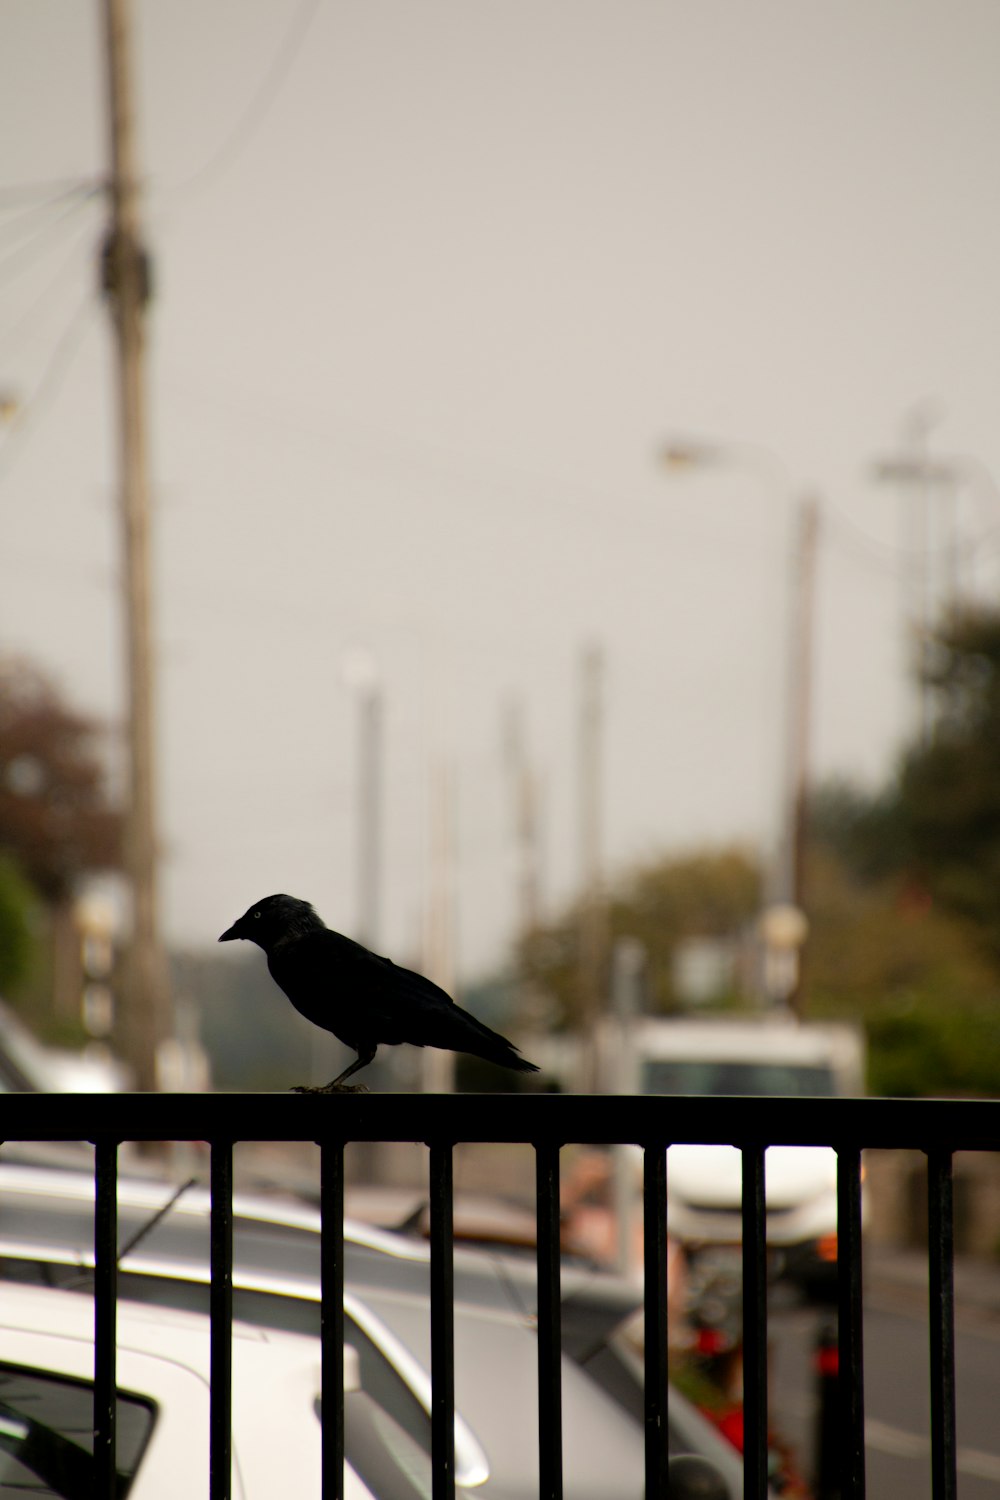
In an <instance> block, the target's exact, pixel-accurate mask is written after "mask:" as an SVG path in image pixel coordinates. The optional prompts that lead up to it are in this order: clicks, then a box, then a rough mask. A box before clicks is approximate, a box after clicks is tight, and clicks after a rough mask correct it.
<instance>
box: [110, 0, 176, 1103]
mask: <svg viewBox="0 0 1000 1500" xmlns="http://www.w3.org/2000/svg"><path fill="white" fill-rule="evenodd" d="M103 3H104V18H105V27H106V47H107V69H108V101H109V114H110V134H111V177H110V182H109V197H110V220H109V224H108V229H107V234H106V237H105V240H104V247H103V256H102V283H103V290H104V294H105V297H106V300H107V304H108V310H109V312H110V315H111V323H112V329H113V332H114V340H115V350H116V355H117V395H118V424H119V479H120V485H121V516H122V532H123V552H124V559H123V561H124V569H123V571H124V595H125V598H124V603H125V640H126V661H127V679H128V681H127V706H126V715H127V725H128V729H127V741H128V771H127V794H126V808H125V824H126V826H125V851H124V853H125V873H126V878H127V880H128V885H129V892H130V897H131V905H132V912H131V919H132V921H131V933H130V937H129V943H128V949H127V953H126V963H125V979H124V987H123V991H122V994H121V1005H122V1016H121V1026H120V1038H121V1047H122V1051H123V1053H124V1055H125V1057H126V1059H127V1061H128V1062H129V1063H130V1064H131V1066H132V1068H133V1070H134V1073H135V1082H136V1087H137V1088H139V1089H153V1088H155V1087H156V1049H157V1045H158V1043H159V1042H160V1041H161V1040H162V1039H163V1038H164V1037H165V1036H166V1035H167V1033H168V1031H169V1027H170V1014H169V1013H170V993H169V984H168V977H167V963H166V956H165V954H164V951H163V948H162V946H161V942H160V935H159V928H158V898H157V865H158V858H159V848H158V844H157V835H156V780H155V743H154V741H155V731H154V723H155V694H154V662H153V648H152V627H151V617H152V602H151V586H150V537H149V530H150V521H149V486H148V478H147V473H148V466H147V443H146V406H147V400H146V378H145V312H146V307H147V305H148V302H149V294H150V285H149V260H148V256H147V254H146V250H145V248H144V246H143V243H142V236H141V233H140V226H139V212H138V188H137V173H136V161H135V146H134V138H133V124H134V115H133V104H132V91H131V78H130V71H129V61H130V59H129V13H128V0H103Z"/></svg>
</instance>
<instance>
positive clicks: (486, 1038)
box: [451, 1011, 538, 1073]
mask: <svg viewBox="0 0 1000 1500" xmlns="http://www.w3.org/2000/svg"><path fill="white" fill-rule="evenodd" d="M462 1014H463V1016H464V1017H465V1019H466V1020H467V1021H468V1023H469V1027H468V1030H467V1031H466V1034H465V1036H463V1038H462V1051H463V1052H469V1053H471V1054H472V1056H473V1057H481V1058H482V1059H483V1061H484V1062H491V1063H496V1064H497V1065H498V1066H499V1067H501V1068H513V1069H514V1071H515V1072H517V1073H537V1072H538V1067H537V1065H536V1064H535V1063H533V1062H529V1061H528V1059H527V1058H526V1057H522V1056H521V1054H520V1052H519V1051H518V1049H517V1048H516V1047H515V1046H514V1043H513V1042H508V1040H507V1038H506V1037H505V1036H501V1035H500V1033H499V1032H498V1031H491V1030H490V1028H489V1027H488V1026H487V1025H485V1024H484V1022H482V1021H479V1020H477V1019H476V1017H475V1016H473V1015H470V1014H469V1012H468V1011H463V1013H462ZM451 1045H453V1044H451Z"/></svg>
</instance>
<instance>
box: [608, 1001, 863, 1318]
mask: <svg viewBox="0 0 1000 1500" xmlns="http://www.w3.org/2000/svg"><path fill="white" fill-rule="evenodd" d="M598 1056H599V1059H600V1063H601V1068H602V1078H601V1083H602V1087H603V1089H604V1090H605V1091H606V1092H614V1093H619V1092H621V1093H642V1094H718V1095H744V1096H754V1095H756V1096H758V1097H760V1096H774V1095H791V1096H796V1097H802V1096H821V1097H833V1096H837V1095H841V1096H856V1095H859V1094H861V1093H863V1092H864V1048H863V1043H862V1039H861V1034H860V1032H859V1031H858V1030H856V1029H855V1028H853V1027H851V1026H847V1025H843V1024H839V1023H838V1024H822V1023H812V1022H797V1021H795V1020H793V1019H790V1018H787V1017H784V1016H775V1017H771V1016H761V1017H759V1018H758V1017H751V1018H748V1019H746V1020H738V1019H732V1018H729V1017H725V1016H718V1017H705V1018H695V1019H688V1018H683V1019H676V1020H673V1019H669V1018H653V1017H636V1018H635V1019H633V1020H626V1021H621V1022H618V1021H609V1022H608V1023H607V1027H606V1030H604V1031H602V1035H601V1038H600V1042H599V1047H598ZM667 1176H668V1187H667V1216H668V1217H667V1222H668V1229H669V1232H670V1234H671V1236H672V1237H673V1238H675V1239H676V1240H677V1241H678V1242H679V1243H680V1244H682V1245H683V1246H684V1248H685V1249H686V1250H687V1252H688V1254H689V1256H690V1257H692V1258H697V1257H698V1256H699V1254H701V1253H702V1252H704V1251H706V1250H711V1251H712V1252H713V1256H714V1255H716V1254H717V1253H718V1252H719V1251H725V1250H726V1248H727V1247H731V1248H733V1249H734V1248H735V1247H737V1246H738V1245H739V1244H740V1240H741V1237H742V1222H741V1217H740V1205H741V1197H742V1176H741V1159H740V1153H739V1152H738V1151H737V1150H736V1149H735V1147H731V1146H702V1145H676V1146H671V1148H670V1151H669V1155H668V1168H667ZM765 1183H766V1212H767V1243H768V1249H769V1253H770V1257H771V1266H772V1272H773V1274H775V1275H780V1276H784V1277H787V1278H788V1279H789V1280H791V1281H794V1282H796V1283H797V1284H799V1285H800V1286H801V1287H802V1288H803V1289H804V1290H805V1291H806V1292H808V1293H810V1294H813V1295H818V1296H824V1295H826V1294H827V1293H828V1292H829V1291H830V1289H831V1288H832V1286H833V1285H834V1282H835V1271H836V1259H837V1160H836V1156H835V1153H834V1152H833V1151H832V1150H830V1149H828V1148H825V1147H812V1146H771V1147H770V1148H769V1149H768V1151H767V1155H766V1158H765Z"/></svg>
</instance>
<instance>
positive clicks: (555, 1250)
mask: <svg viewBox="0 0 1000 1500" xmlns="http://www.w3.org/2000/svg"><path fill="white" fill-rule="evenodd" d="M535 1203H536V1225H537V1229H536V1239H537V1252H538V1493H539V1497H540V1500H562V1492H563V1443H562V1299H561V1276H560V1271H561V1267H560V1254H561V1243H560V1233H559V1224H560V1217H559V1146H558V1143H556V1142H552V1141H544V1142H536V1144H535Z"/></svg>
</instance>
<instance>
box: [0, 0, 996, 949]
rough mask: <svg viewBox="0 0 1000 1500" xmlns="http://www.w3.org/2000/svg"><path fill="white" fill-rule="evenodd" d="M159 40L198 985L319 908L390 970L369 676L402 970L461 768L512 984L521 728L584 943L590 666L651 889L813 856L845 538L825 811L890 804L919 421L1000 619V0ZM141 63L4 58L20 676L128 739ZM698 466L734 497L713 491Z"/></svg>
mask: <svg viewBox="0 0 1000 1500" xmlns="http://www.w3.org/2000/svg"><path fill="white" fill-rule="evenodd" d="M134 21H135V53H136V78H137V117H138V120H137V123H138V135H139V148H140V161H141V165H142V173H143V180H144V186H145V196H144V213H145V218H146V224H147V230H148V239H149V245H150V249H151V251H152V253H153V256H154V260H155V270H156V299H155V304H154V307H153V310H152V314H151V319H150V385H151V413H150V420H151V444H152V478H153V486H154V492H155V546H156V555H155V567H156V602H155V610H156V614H155V633H156V641H157V647H158V660H159V665H160V679H159V693H158V696H159V708H160V722H159V746H160V770H161V777H160V781H161V821H162V829H163V837H164V843H165V855H166V857H165V865H164V919H165V925H166V929H167V932H168V935H169V936H170V937H171V938H172V939H176V940H182V941H185V942H202V941H204V942H207V941H209V940H211V939H213V938H214V937H215V936H216V935H217V934H218V933H219V932H220V931H221V930H222V928H223V927H225V926H227V925H228V924H229V922H231V921H232V919H233V918H234V917H235V916H236V915H237V914H238V913H239V912H240V911H242V910H243V909H244V908H245V907H246V906H247V905H248V904H249V903H250V902H251V901H253V900H254V899H256V898H257V897H259V896H262V895H264V894H266V893H268V892H270V891H275V890H287V891H290V892H291V893H292V894H295V895H300V896H305V897H307V898H309V899H311V900H313V901H314V902H315V903H316V905H317V906H318V907H319V909H320V910H321V912H322V913H323V915H324V916H325V917H326V919H327V920H328V921H329V922H330V924H331V925H334V926H338V927H340V928H342V929H345V930H348V931H349V930H351V928H352V927H353V925H354V924H355V922H356V919H357V912H358V907H357V899H356V858H355V853H356V843H357V833H356V812H355V801H356V799H355V796H354V787H355V784H356V774H357V766H356V758H355V748H356V717H357V714H356V701H355V699H354V697H353V696H352V691H351V690H350V689H349V687H347V686H346V685H345V683H344V678H343V662H344V658H345V654H346V653H347V652H349V651H350V650H351V649H352V648H356V647H362V648H364V649H365V650H367V651H369V652H370V653H371V654H372V656H373V657H374V659H375V660H376V662H377V664H378V670H379V673H380V677H381V681H382V683H383V690H384V694H385V702H386V725H385V733H386V746H385V753H386V784H385V881H384V905H383V918H382V922H381V931H380V933H379V941H380V946H381V947H382V948H383V949H384V950H387V951H389V952H392V953H394V954H395V955H396V956H404V957H405V956H409V957H413V956H416V955H417V954H418V953H419V944H420V940H421V932H422V930H423V924H424V921H425V917H426V909H427V900H428V843H429V837H428V828H429V810H428V801H429V798H428V787H429V784H430V776H431V767H432V766H433V765H434V764H435V763H438V762H448V763H449V764H450V765H451V766H452V767H453V768H454V775H455V778H456V786H457V793H456V800H457V859H456V865H455V882H456V893H457V894H456V908H457V913H458V953H459V966H460V969H461V971H462V972H463V973H464V974H466V975H468V974H469V973H474V972H476V971H477V970H480V969H481V968H482V967H483V966H484V965H486V964H488V963H489V962H491V961H493V960H495V959H496V958H498V957H500V956H502V954H503V953H504V952H505V951H506V949H507V946H508V944H509V941H510V938H511V935H512V931H513V927H514V923H515V913H516V906H515V897H514V859H513V849H512V836H511V829H512V821H513V819H512V812H511V805H510V795H509V786H508V784H507V781H506V779H505V774H504V761H503V754H502V734H501V720H502V709H503V704H504V702H505V701H507V700H509V699H510V698H511V697H512V696H514V697H519V698H520V700H521V702H522V704H523V710H524V716H525V724H526V732H527V738H528V743H529V747H530V751H531V755H532V758H533V761H534V762H535V765H536V767H537V771H538V774H539V775H540V777H541V778H542V779H543V784H544V789H545V798H544V807H543V839H544V860H543V875H544V894H545V898H546V901H547V903H548V905H549V907H550V908H553V907H555V906H557V905H558V903H559V902H561V901H563V900H565V899H566V898H567V897H568V896H569V895H570V894H571V893H572V891H573V888H574V882H575V880H576V878H577V872H578V840H577V805H578V798H577V780H576V761H575V736H576V723H577V700H578V695H579V658H580V653H581V650H582V648H583V647H584V646H585V644H586V643H588V642H594V643H597V644H599V645H600V646H601V647H602V648H603V651H604V654H605V661H606V693H605V705H606V714H605V723H604V731H605V754H604V785H603V797H602V805H603V820H604V842H605V850H606V857H607V863H608V869H609V871H610V872H611V873H612V874H613V873H614V872H616V871H620V870H622V869H624V868H627V867H628V866H629V864H630V863H633V862H634V861H636V860H637V859H643V858H647V857H651V856H654V855H656V854H658V853H661V852H668V851H671V850H673V851H679V850H684V849H689V848H691V847H692V846H696V845H701V844H704V843H720V842H726V841H731V840H734V839H746V840H770V839H771V837H772V835H773V831H774V826H775V815H776V805H777V799H778V787H779V761H778V752H779V748H780V744H781V728H780V725H781V715H782V704H783V687H784V681H785V675H786V674H785V655H786V645H787V643H786V640H785V630H786V620H787V601H788V594H789V582H790V558H791V536H792V519H793V513H794V502H795V499H796V497H799V496H801V495H803V494H805V493H816V494H818V495H819V497H820V498H821V501H822V503H823V523H822V541H821V549H820V560H819V573H818V593H817V641H816V671H815V692H814V717H813V726H812V727H813V733H812V760H813V766H814V770H815V773H816V774H817V775H822V776H827V775H831V774H835V773H840V774H844V775H847V776H850V777H854V778H858V779H860V780H862V781H863V782H866V783H868V784H875V783H877V782H878V780H879V779H880V778H882V777H884V776H886V775H887V774H888V773H889V772H890V770H891V768H892V766H893V763H894V758H895V756H896V753H897V752H898V749H899V746H900V744H901V742H902V741H903V739H904V738H905V737H906V736H907V735H908V734H909V733H910V732H911V730H912V727H913V696H912V691H911V689H910V688H909V687H908V685H907V680H906V663H907V652H906V637H905V619H904V615H905V609H906V600H907V588H906V576H907V571H908V558H909V559H910V561H912V558H911V556H910V553H909V551H908V549H912V547H913V546H914V544H915V543H914V536H913V529H912V525H911V524H909V523H908V520H907V510H909V513H910V516H911V519H912V512H913V498H912V495H911V496H910V497H909V499H907V498H906V497H904V496H903V495H901V494H900V492H899V491H898V490H894V489H892V488H890V487H886V486H884V485H878V484H875V483H873V482H872V481H871V479H870V477H869V473H870V468H871V464H872V461H873V459H874V458H876V457H877V456H878V455H880V454H885V453H887V452H891V451H895V450H898V449H899V448H900V445H901V443H902V441H903V436H904V432H905V428H906V423H907V420H908V414H911V413H913V411H914V410H920V411H922V412H923V413H925V415H926V417H927V421H928V424H929V443H930V446H931V449H932V451H933V452H934V454H935V455H937V456H945V455H965V456H967V459H968V462H967V464H966V472H967V473H968V475H969V480H968V482H967V483H964V484H963V485H962V486H961V487H960V489H959V492H958V496H957V519H956V521H955V525H956V527H957V535H958V537H959V539H960V544H961V545H960V557H961V561H962V565H963V572H962V582H963V586H964V588H965V589H966V590H967V591H969V590H973V589H974V590H977V591H978V592H980V593H988V592H990V591H993V590H995V589H996V586H997V582H998V566H997V563H998V557H997V529H996V528H997V526H998V524H1000V507H998V506H997V504H996V502H995V499H994V497H993V495H992V492H991V488H990V485H989V483H988V474H989V472H990V471H993V472H997V473H1000V423H998V421H997V403H998V393H1000V379H998V374H1000V370H998V365H1000V297H998V276H1000V272H998V267H1000V194H998V184H1000V90H998V88H997V85H996V76H997V75H996V61H997V58H998V57H1000V7H998V6H997V5H996V3H995V0H981V3H975V0H955V3H954V4H952V5H950V6H948V7H943V6H941V5H940V4H937V3H934V4H930V3H924V0H839V3H838V4H837V5H835V6H834V5H818V4H803V3H802V0H755V4H754V5H752V6H739V5H736V4H733V3H713V0H701V3H699V4H698V5H690V4H680V3H668V0H661V3H653V0H642V3H639V0H616V3H614V4H612V3H610V0H600V3H591V0H532V3H530V4H529V3H519V0H514V3H504V4H499V3H497V0H461V3H452V0H423V3H421V4H419V5H414V4H412V3H409V0H384V3H379V0H363V3H362V0H306V3H302V4H298V5H296V4H294V3H292V0H282V3H278V0H212V3H211V4H209V5H205V4H204V3H194V0H171V3H170V4H159V5H156V4H151V3H149V0H138V3H137V4H136V5H135V15H134ZM101 33H102V27H101V15H100V8H99V5H98V3H97V0H92V3H91V4H89V5H84V4H67V3H65V0H7V3H6V4H5V5H4V7H3V12H2V17H0V139H2V140H3V142H4V149H3V152H2V155H0V389H3V390H7V391H11V392H13V393H15V394H16V395H17V396H18V398H19V400H20V402H21V417H20V421H19V423H18V424H17V425H16V426H14V427H8V428H7V429H6V440H5V441H4V439H3V434H0V648H2V649H3V650H4V651H8V652H17V653H22V654H25V655H27V656H30V657H31V658H33V659H34V660H35V661H37V662H38V663H39V664H40V665H42V666H43V667H44V668H45V669H47V670H49V671H51V672H52V673H53V674H54V676H55V678H56V679H57V681H58V682H59V684H60V685H61V687H62V688H63V690H64V691H65V693H66V694H67V695H68V696H69V697H70V699H71V701H72V702H73V703H74V704H75V705H77V706H79V707H81V708H83V709H85V710H88V711H92V712H94V713H96V714H98V715H100V716H102V717H104V718H106V719H108V720H109V721H111V722H112V723H119V722H120V718H121V712H122V708H121V706H122V701H123V692H122V651H121V617H120V604H119V597H118V584H117V580H118V575H119V534H118V523H117V518H116V500H115V479H114V472H113V452H114V430H115V429H114V421H115V418H114V408H113V403H112V394H111V393H112V385H111V369H112V367H111V357H110V341H109V336H108V328H107V320H106V316H105V314H104V311H103V309H102V307H101V305H100V302H99V300H98V298H97V296H96V293H95V290H94V288H95V270H94V261H95V252H96V249H97V246H98V243H99V240H100V233H101V224H102V221H103V216H104V213H105V205H104V202H103V200H102V198H101V196H100V194H99V193H98V194H95V195H92V196H91V197H89V198H87V197H82V196H80V195H76V196H69V197H59V196H57V194H58V193H59V191H60V189H61V188H62V187H64V186H72V185H73V184H74V183H78V182H81V181H86V182H91V183H97V182H99V181H100V179H101V178H102V176H103V175H104V174H105V171H106V166H105V163H106V158H107V130H106V125H105V104H104V91H105V82H104V67H103V58H102V54H101ZM39 184H40V185H41V189H44V191H42V190H41V189H40V190H39V191H38V192H35V191H34V190H35V188H36V187H37V186H38V185H39ZM26 188H27V189H30V190H31V191H30V192H25V191H24V190H25V189H26ZM674 434H689V435H696V436H698V437H701V438H703V439H711V440H713V441H715V442H719V443H723V444H726V445H730V446H729V448H728V452H729V461H728V462H727V463H724V464H719V465H717V466H716V467H715V468H714V469H712V470H711V471H705V472H701V473H695V472H692V473H689V474H686V475H677V474H675V475H673V476H671V475H667V474H665V473H664V472H663V471H662V470H661V469H659V468H658V467H657V464H656V453H657V450H658V448H659V447H660V446H661V444H662V443H663V441H664V439H666V438H667V437H668V436H670V435H674ZM973 461H974V462H973ZM979 466H982V467H981V468H980V467H979ZM941 503H942V507H943V503H944V502H943V498H942V502H941ZM942 514H944V512H943V509H942ZM951 537H952V531H951V529H950V526H946V525H944V524H938V525H936V526H935V528H934V532H933V535H932V537H931V544H932V548H933V552H932V557H931V566H930V574H931V579H932V584H933V585H934V586H935V587H940V586H943V584H942V580H943V578H944V577H945V567H944V561H943V559H944V557H945V556H946V555H947V551H948V546H949V543H950V540H951ZM910 572H911V576H912V568H911V569H910Z"/></svg>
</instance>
